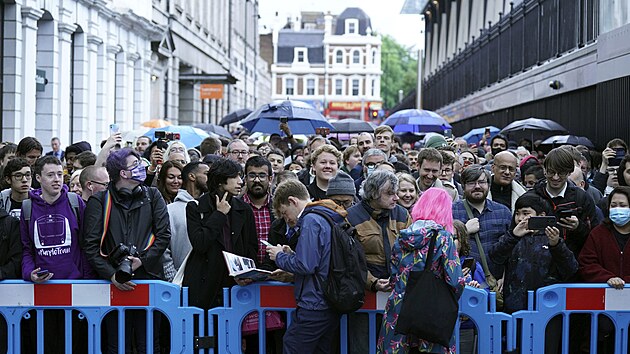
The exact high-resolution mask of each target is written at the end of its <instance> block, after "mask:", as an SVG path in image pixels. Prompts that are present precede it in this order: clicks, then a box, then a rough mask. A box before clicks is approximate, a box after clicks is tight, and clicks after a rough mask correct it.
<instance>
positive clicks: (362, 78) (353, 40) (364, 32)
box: [271, 8, 382, 120]
mask: <svg viewBox="0 0 630 354" xmlns="http://www.w3.org/2000/svg"><path fill="white" fill-rule="evenodd" d="M272 44H273V65H272V66H271V88H272V92H273V94H272V99H287V98H289V99H297V100H301V101H306V102H309V103H311V104H312V105H313V106H314V107H315V108H317V109H319V110H320V111H321V112H322V113H323V114H324V115H326V116H328V117H330V118H336V119H343V118H358V119H364V120H368V119H369V118H370V116H371V112H378V111H380V110H381V106H382V98H381V95H380V82H381V74H382V71H381V37H380V36H379V35H375V34H374V33H372V29H371V22H370V18H369V17H368V16H367V15H366V14H365V12H363V10H361V9H359V8H347V9H346V10H344V11H343V12H342V13H341V14H340V15H339V16H337V17H336V18H334V17H333V16H332V15H330V14H326V15H324V14H323V13H302V14H301V17H298V18H297V19H296V20H295V21H292V22H290V23H288V24H287V26H286V28H283V29H280V30H274V32H273V33H272Z"/></svg>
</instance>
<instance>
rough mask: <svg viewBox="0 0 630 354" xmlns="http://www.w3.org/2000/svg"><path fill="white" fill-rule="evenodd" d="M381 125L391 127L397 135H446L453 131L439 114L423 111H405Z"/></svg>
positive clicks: (392, 116)
mask: <svg viewBox="0 0 630 354" xmlns="http://www.w3.org/2000/svg"><path fill="white" fill-rule="evenodd" d="M381 125H389V126H390V127H392V128H393V129H394V132H395V133H404V132H412V133H428V132H435V133H444V131H445V130H447V129H452V127H451V125H450V124H448V122H447V121H446V120H444V118H442V117H441V116H440V115H439V114H437V113H435V112H432V111H425V110H422V109H403V110H401V111H398V112H396V113H394V114H392V115H391V116H389V118H387V119H386V120H385V121H384V122H383V123H382V124H381Z"/></svg>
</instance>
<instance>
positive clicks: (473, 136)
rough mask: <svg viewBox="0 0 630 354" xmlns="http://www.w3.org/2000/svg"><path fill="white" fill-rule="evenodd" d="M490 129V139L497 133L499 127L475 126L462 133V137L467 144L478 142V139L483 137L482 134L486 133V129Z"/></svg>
mask: <svg viewBox="0 0 630 354" xmlns="http://www.w3.org/2000/svg"><path fill="white" fill-rule="evenodd" d="M488 128H489V129H490V139H492V138H493V137H494V136H495V135H497V134H498V133H499V131H500V130H501V129H499V128H497V127H495V126H492V125H491V126H489V127H484V128H475V129H473V130H471V131H469V132H468V133H466V134H464V136H462V138H464V139H466V142H467V143H468V144H479V140H481V138H483V135H484V134H485V133H486V129H488Z"/></svg>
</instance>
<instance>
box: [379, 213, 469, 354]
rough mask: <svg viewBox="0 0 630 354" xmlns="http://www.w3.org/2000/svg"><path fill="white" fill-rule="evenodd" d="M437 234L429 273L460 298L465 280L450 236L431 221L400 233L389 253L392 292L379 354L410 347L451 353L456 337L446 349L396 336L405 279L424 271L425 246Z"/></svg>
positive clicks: (416, 339)
mask: <svg viewBox="0 0 630 354" xmlns="http://www.w3.org/2000/svg"><path fill="white" fill-rule="evenodd" d="M434 230H437V231H438V234H437V240H436V243H435V250H434V256H433V259H432V260H431V270H432V271H433V273H434V274H435V276H436V277H439V278H441V279H444V281H445V282H446V283H447V284H449V285H450V286H451V287H453V290H454V291H455V293H456V294H457V295H458V296H459V295H461V293H462V291H463V289H464V281H465V279H464V277H463V275H462V267H461V265H460V263H459V257H458V255H457V248H456V247H455V243H454V242H453V236H452V235H451V233H450V232H448V231H446V230H445V229H444V228H443V227H442V226H440V225H438V224H436V223H435V222H434V221H431V220H418V221H416V222H414V223H413V224H412V225H411V226H410V227H409V228H408V229H405V230H402V231H401V232H400V237H399V238H397V239H396V243H395V244H394V247H393V249H392V276H391V282H392V286H393V289H394V290H393V291H392V293H391V295H390V296H389V299H388V300H387V304H386V305H385V316H384V318H383V324H382V327H381V331H380V336H379V339H378V346H377V352H378V353H392V354H398V353H407V352H408V351H409V349H410V348H411V347H419V348H418V349H419V350H420V351H423V352H429V353H454V352H455V335H454V334H453V337H452V338H451V343H450V345H449V348H445V347H442V346H441V345H439V344H435V343H431V342H427V341H425V340H422V339H420V338H417V337H415V336H406V335H402V334H397V333H395V328H396V322H397V320H398V315H399V312H400V308H401V307H402V300H403V297H404V296H405V287H406V285H407V277H408V276H409V272H411V271H421V270H423V269H424V267H425V261H426V256H427V253H428V248H429V247H428V245H429V242H430V241H431V239H430V237H429V236H431V235H433V234H434V233H433V231H434Z"/></svg>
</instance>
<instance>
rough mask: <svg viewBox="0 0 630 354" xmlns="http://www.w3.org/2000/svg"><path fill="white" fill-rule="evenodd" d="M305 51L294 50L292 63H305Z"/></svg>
mask: <svg viewBox="0 0 630 354" xmlns="http://www.w3.org/2000/svg"><path fill="white" fill-rule="evenodd" d="M306 50H307V49H306V48H303V47H302V48H295V49H294V53H293V55H294V62H295V63H306V62H308V57H307V51H306Z"/></svg>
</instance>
